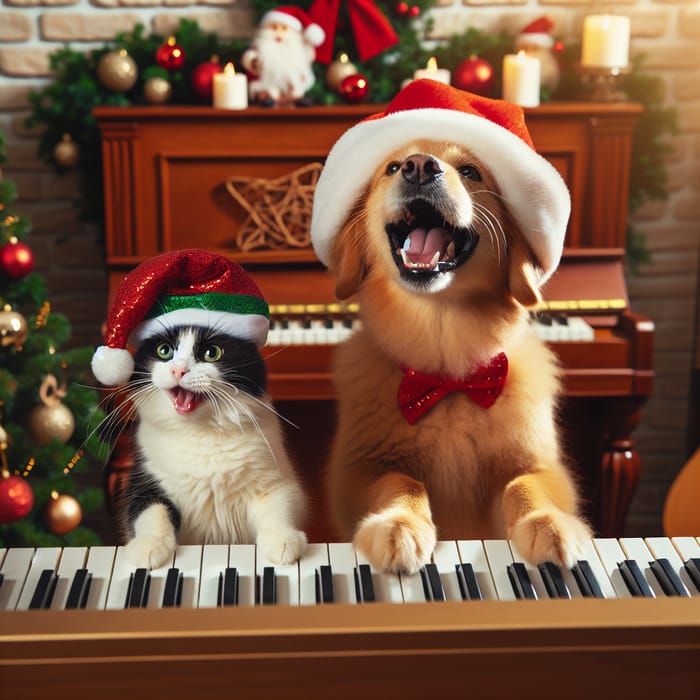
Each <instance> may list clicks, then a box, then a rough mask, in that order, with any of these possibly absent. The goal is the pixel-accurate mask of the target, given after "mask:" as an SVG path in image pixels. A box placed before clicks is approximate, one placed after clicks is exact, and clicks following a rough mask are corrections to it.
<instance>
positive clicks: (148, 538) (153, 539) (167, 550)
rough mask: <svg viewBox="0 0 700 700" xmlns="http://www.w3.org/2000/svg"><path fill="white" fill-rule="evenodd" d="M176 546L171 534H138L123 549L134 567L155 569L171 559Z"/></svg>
mask: <svg viewBox="0 0 700 700" xmlns="http://www.w3.org/2000/svg"><path fill="white" fill-rule="evenodd" d="M176 548H177V541H176V540H175V537H174V536H173V535H171V534H166V535H138V536H137V537H134V539H132V540H131V541H130V542H129V543H128V544H127V545H126V547H125V550H126V557H127V559H128V560H129V561H130V562H131V563H132V564H133V565H134V566H135V567H136V568H143V569H157V568H158V567H159V566H163V564H166V563H168V562H169V561H170V562H171V561H172V559H173V555H174V554H175V549H176Z"/></svg>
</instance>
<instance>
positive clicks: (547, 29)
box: [516, 15, 554, 49]
mask: <svg viewBox="0 0 700 700" xmlns="http://www.w3.org/2000/svg"><path fill="white" fill-rule="evenodd" d="M552 27H554V22H553V21H552V20H551V19H550V18H549V17H547V16H546V15H544V16H542V17H539V18H538V19H536V20H535V21H534V22H530V24H528V25H527V26H526V27H524V28H523V29H522V30H521V31H520V34H518V36H517V37H516V46H517V45H519V44H525V45H528V46H541V47H542V48H544V49H551V48H552V46H554V37H553V36H552V34H551V32H552Z"/></svg>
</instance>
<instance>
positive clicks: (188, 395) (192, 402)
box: [172, 386, 201, 415]
mask: <svg viewBox="0 0 700 700" xmlns="http://www.w3.org/2000/svg"><path fill="white" fill-rule="evenodd" d="M172 393H173V405H174V406H175V410H176V411H177V412H178V413H179V414H181V415H184V414H185V413H191V412H192V411H194V409H195V408H197V406H199V404H200V402H201V399H199V398H198V397H197V396H196V395H195V394H193V393H192V392H191V391H188V390H187V389H183V388H182V387H180V386H179V387H176V388H175V389H173V392H172Z"/></svg>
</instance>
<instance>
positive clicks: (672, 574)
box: [649, 557, 690, 598]
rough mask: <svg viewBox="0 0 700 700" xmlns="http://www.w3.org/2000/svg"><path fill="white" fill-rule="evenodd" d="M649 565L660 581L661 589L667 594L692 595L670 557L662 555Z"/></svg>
mask: <svg viewBox="0 0 700 700" xmlns="http://www.w3.org/2000/svg"><path fill="white" fill-rule="evenodd" d="M649 566H650V567H651V572H652V573H653V574H654V576H655V578H656V580H657V581H658V582H659V585H660V586H661V590H663V592H664V593H665V594H666V595H668V596H680V597H681V598H687V597H689V596H690V593H688V591H687V590H686V587H685V586H684V585H683V581H681V579H680V576H678V574H677V573H676V571H675V569H674V568H673V566H672V565H671V562H670V561H669V560H668V559H666V558H665V557H661V558H660V559H656V560H655V561H651V562H649Z"/></svg>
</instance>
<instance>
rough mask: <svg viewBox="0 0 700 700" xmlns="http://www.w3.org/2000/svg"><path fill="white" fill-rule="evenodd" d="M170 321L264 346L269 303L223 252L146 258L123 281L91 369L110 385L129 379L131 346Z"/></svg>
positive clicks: (179, 252)
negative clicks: (103, 338)
mask: <svg viewBox="0 0 700 700" xmlns="http://www.w3.org/2000/svg"><path fill="white" fill-rule="evenodd" d="M164 324H167V325H174V324H177V325H185V326H196V327H213V328H216V329H217V330H220V331H223V332H226V333H229V334H231V335H234V336H236V337H237V338H242V339H244V340H250V341H252V342H254V343H255V344H256V345H257V346H258V347H262V346H263V345H265V342H266V340H267V333H268V330H269V327H270V314H269V308H268V305H267V302H266V301H265V299H264V298H263V296H262V294H261V292H260V290H259V289H258V286H257V285H256V284H255V282H253V280H252V279H251V278H250V276H249V275H248V273H247V272H246V271H245V270H244V269H243V268H242V267H241V266H240V265H238V264H237V263H235V262H233V261H232V260H229V259H228V258H226V257H224V256H223V255H215V254H214V253H209V252H207V251H205V250H199V249H190V250H178V251H173V252H171V253H163V254H162V255H158V256H156V257H154V258H151V259H149V260H146V261H145V262H143V263H142V264H141V265H139V266H138V267H137V268H135V269H134V270H132V271H131V272H130V273H129V274H128V275H127V276H126V277H124V279H123V280H122V281H121V284H120V285H119V288H118V289H117V293H116V295H115V298H114V301H113V302H112V306H111V308H110V312H109V316H108V318H107V324H106V329H105V344H104V345H101V346H100V347H98V348H97V350H96V351H95V354H94V355H93V357H92V372H93V374H94V375H95V378H96V379H97V380H98V381H99V382H100V383H101V384H104V385H106V386H118V385H120V384H124V383H125V382H127V381H129V378H130V377H131V375H132V373H133V371H134V359H133V357H132V355H131V352H130V351H129V348H132V349H136V348H138V346H139V345H140V344H141V343H142V342H143V340H144V339H145V338H147V337H149V336H150V335H153V334H154V333H155V332H157V331H159V330H161V329H162V328H163V326H164Z"/></svg>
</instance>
